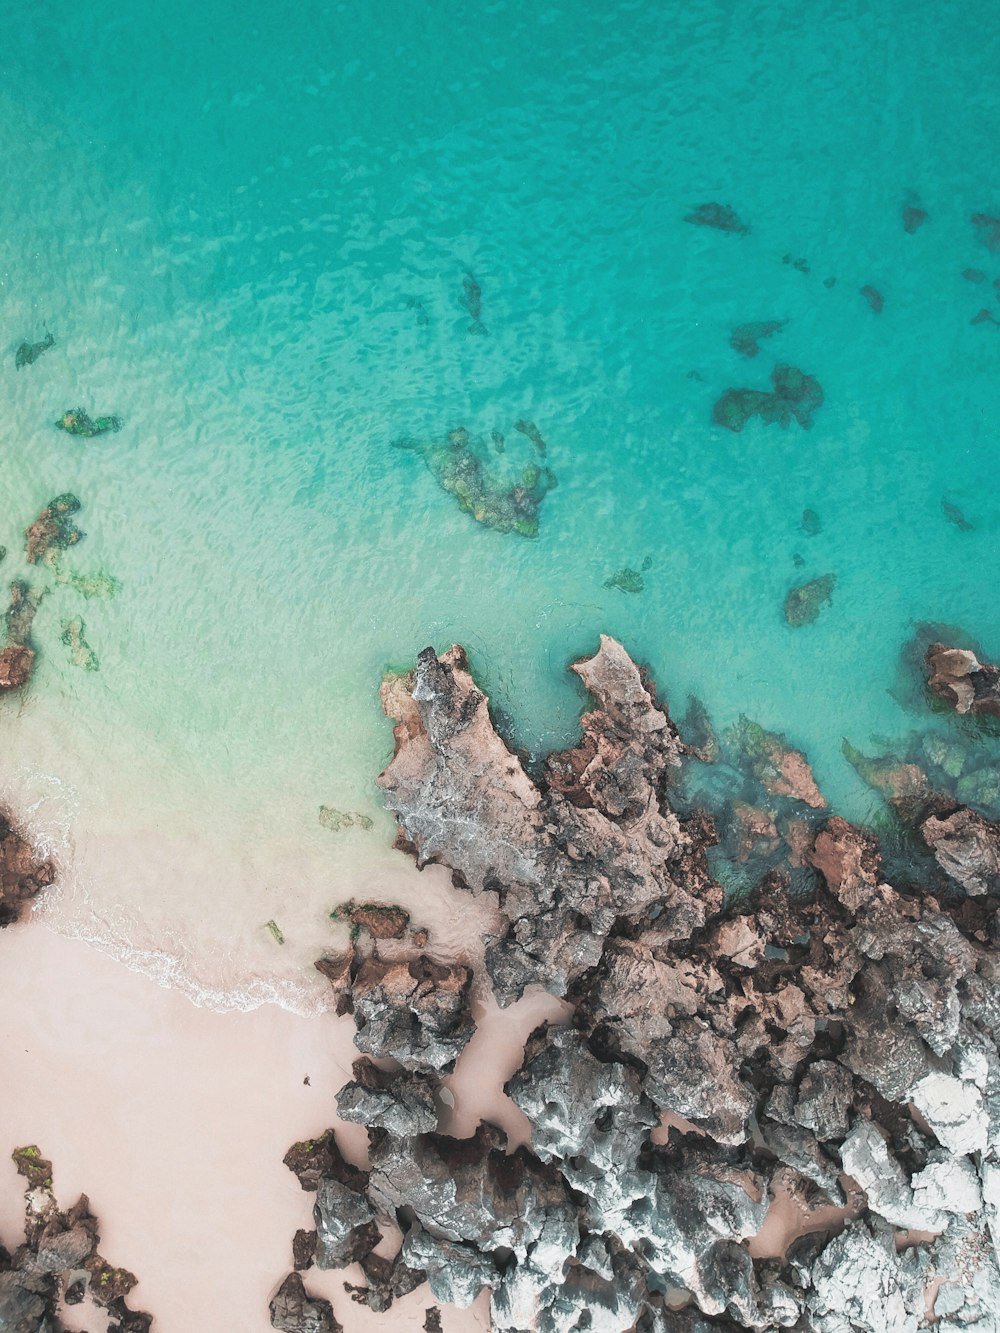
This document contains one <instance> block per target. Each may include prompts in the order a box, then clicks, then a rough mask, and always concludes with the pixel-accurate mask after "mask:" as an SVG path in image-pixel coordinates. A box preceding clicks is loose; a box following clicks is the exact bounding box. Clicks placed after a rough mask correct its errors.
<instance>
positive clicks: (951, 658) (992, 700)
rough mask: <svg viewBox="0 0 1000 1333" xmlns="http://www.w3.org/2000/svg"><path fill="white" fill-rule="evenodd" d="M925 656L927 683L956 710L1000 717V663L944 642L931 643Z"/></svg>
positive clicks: (957, 711)
mask: <svg viewBox="0 0 1000 1333" xmlns="http://www.w3.org/2000/svg"><path fill="white" fill-rule="evenodd" d="M926 660H927V671H928V677H927V685H928V687H929V688H930V690H931V691H932V692H933V693H934V694H936V695H937V696H938V698H939V699H944V701H945V702H946V703H949V704H951V706H952V708H954V710H955V712H956V713H963V714H964V713H972V714H989V715H991V716H993V717H1000V667H996V666H994V665H993V664H992V663H989V662H986V663H983V662H980V661H979V658H978V657H977V656H976V654H975V653H973V652H969V651H968V650H967V649H964V648H949V647H948V646H947V645H946V644H943V643H932V644H931V646H930V647H929V648H928V649H927V657H926Z"/></svg>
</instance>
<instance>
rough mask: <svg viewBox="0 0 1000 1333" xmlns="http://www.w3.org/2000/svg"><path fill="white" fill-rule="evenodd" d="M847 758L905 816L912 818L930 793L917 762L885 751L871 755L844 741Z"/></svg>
mask: <svg viewBox="0 0 1000 1333" xmlns="http://www.w3.org/2000/svg"><path fill="white" fill-rule="evenodd" d="M841 748H842V749H843V752H844V758H845V759H846V760H847V762H848V763H849V764H850V765H851V766H852V767H853V768H855V769H857V771H858V774H859V776H860V777H861V779H862V780H863V781H864V782H867V783H868V785H869V786H870V787H874V788H875V790H876V791H879V792H881V793H882V795H883V796H884V797H885V798H886V800H887V801H888V802H889V804H890V805H892V806H893V808H894V809H895V810H897V811H898V812H899V814H900V815H902V816H903V818H904V819H905V818H910V817H912V816H913V815H914V814H915V813H917V812H918V811H920V810H921V809H922V808H923V806H924V805H925V804H926V802H927V798H928V797H929V796H930V794H931V789H930V784H929V782H928V781H927V775H926V774H925V773H924V772H923V770H922V769H920V768H919V767H918V766H917V765H916V764H913V763H906V762H903V761H901V760H899V759H896V758H894V757H893V756H892V755H883V756H880V757H879V758H877V759H870V758H869V757H868V756H867V755H864V754H862V753H861V751H860V750H859V749H857V748H856V747H855V746H853V745H852V744H851V743H850V741H848V740H846V739H845V741H844V743H843V745H842V747H841Z"/></svg>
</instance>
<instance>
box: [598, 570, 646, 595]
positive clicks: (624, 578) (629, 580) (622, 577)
mask: <svg viewBox="0 0 1000 1333" xmlns="http://www.w3.org/2000/svg"><path fill="white" fill-rule="evenodd" d="M604 586H605V588H618V589H619V590H620V591H621V592H642V590H643V588H645V586H646V582H645V580H644V579H643V577H642V575H641V574H640V573H638V572H637V571H636V570H634V569H630V568H629V567H628V565H626V566H625V568H624V569H619V570H618V571H617V572H616V573H614V574H612V575H611V577H610V578H609V579H605V580H604Z"/></svg>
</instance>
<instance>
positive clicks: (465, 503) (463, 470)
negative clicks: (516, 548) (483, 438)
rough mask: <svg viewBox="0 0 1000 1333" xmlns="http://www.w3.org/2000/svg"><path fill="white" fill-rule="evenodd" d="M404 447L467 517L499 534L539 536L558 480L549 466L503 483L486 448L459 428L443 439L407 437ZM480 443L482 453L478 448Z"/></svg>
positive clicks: (399, 443) (530, 469)
mask: <svg viewBox="0 0 1000 1333" xmlns="http://www.w3.org/2000/svg"><path fill="white" fill-rule="evenodd" d="M394 445H395V447H396V448H398V449H406V450H410V451H412V452H413V453H417V454H419V455H420V457H421V458H422V459H423V461H424V465H425V466H426V467H427V469H428V471H429V472H430V473H431V474H432V476H433V477H434V478H435V479H436V481H437V482H438V484H439V485H440V486H441V487H442V488H443V489H444V490H446V491H447V492H448V493H449V494H450V495H453V496H454V497H455V499H456V500H457V502H458V506H459V508H460V509H461V510H462V511H463V513H466V514H470V515H471V516H472V517H473V518H474V519H475V520H476V522H477V523H481V524H482V525H483V526H484V527H487V528H492V529H493V530H494V531H496V532H505V533H506V532H516V533H517V534H518V535H519V536H521V537H537V536H538V511H539V508H540V506H541V503H542V501H543V499H544V498H545V496H546V495H547V494H548V492H549V491H550V490H552V488H553V487H554V486H555V484H556V479H555V476H554V475H553V473H552V472H551V471H550V470H549V469H548V468H547V467H538V466H536V465H535V464H531V465H529V466H528V467H526V468H525V469H524V471H523V473H522V475H521V477H520V478H519V480H517V481H513V482H512V481H508V480H507V479H499V478H497V477H495V476H494V475H493V474H492V473H491V472H489V471H488V470H487V468H486V467H485V465H484V463H483V458H482V456H481V454H480V452H479V451H481V452H482V454H485V453H486V446H485V444H484V443H482V442H476V445H474V443H473V441H472V439H471V438H470V436H469V433H468V431H467V430H465V429H464V428H463V427H459V428H458V429H457V430H453V431H451V432H450V433H449V434H448V435H446V436H444V437H443V438H436V439H432V440H422V441H421V440H412V439H401V440H396V441H394ZM477 445H478V450H477Z"/></svg>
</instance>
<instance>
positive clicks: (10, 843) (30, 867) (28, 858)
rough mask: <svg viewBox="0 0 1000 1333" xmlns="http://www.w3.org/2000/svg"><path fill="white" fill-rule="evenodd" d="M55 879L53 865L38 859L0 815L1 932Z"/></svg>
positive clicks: (4, 817)
mask: <svg viewBox="0 0 1000 1333" xmlns="http://www.w3.org/2000/svg"><path fill="white" fill-rule="evenodd" d="M54 878H55V868H54V867H53V865H52V862H51V861H45V860H42V859H41V858H39V856H38V855H37V854H36V852H35V851H34V849H33V848H32V846H31V844H30V843H28V842H27V841H25V839H24V838H22V837H21V835H20V834H19V833H18V832H17V831H16V830H15V829H14V828H13V826H12V825H11V823H10V820H9V819H8V818H7V817H6V816H5V815H4V814H3V813H2V812H0V928H2V927H4V926H9V925H12V924H13V922H15V921H17V920H19V919H20V917H21V916H22V915H23V914H24V911H25V910H26V908H27V906H28V904H29V903H30V902H31V901H32V899H33V898H34V897H35V895H36V894H38V893H39V892H40V891H41V890H42V889H44V888H47V887H48V886H49V885H50V884H51V883H52V881H53V879H54Z"/></svg>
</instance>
